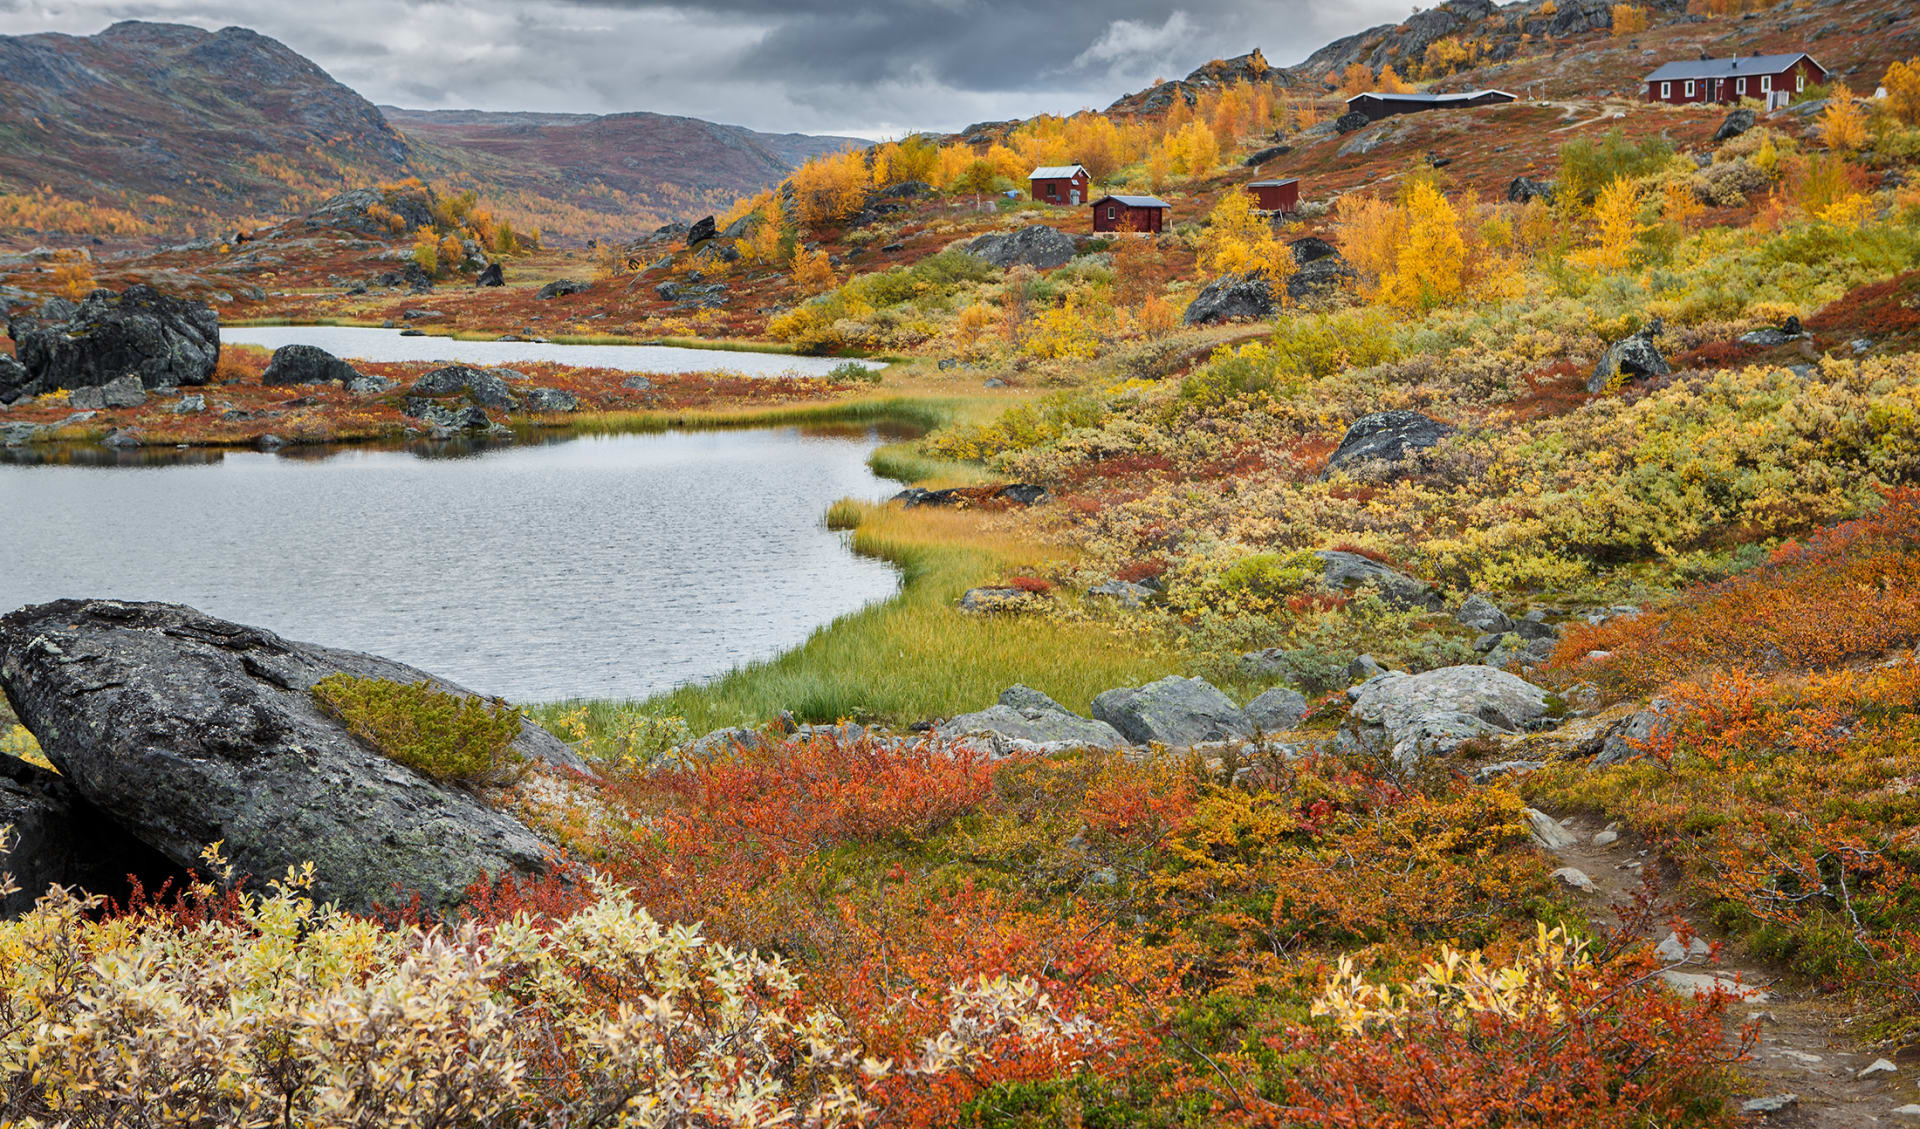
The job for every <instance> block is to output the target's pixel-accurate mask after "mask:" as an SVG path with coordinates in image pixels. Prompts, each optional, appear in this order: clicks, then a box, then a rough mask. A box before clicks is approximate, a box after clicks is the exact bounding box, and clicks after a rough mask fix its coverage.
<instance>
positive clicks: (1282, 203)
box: [1247, 178, 1300, 212]
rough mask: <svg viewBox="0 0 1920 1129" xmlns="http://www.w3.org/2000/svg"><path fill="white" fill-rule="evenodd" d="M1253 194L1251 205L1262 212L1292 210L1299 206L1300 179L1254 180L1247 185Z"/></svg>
mask: <svg viewBox="0 0 1920 1129" xmlns="http://www.w3.org/2000/svg"><path fill="white" fill-rule="evenodd" d="M1247 191H1248V192H1250V193H1252V194H1253V206H1254V207H1255V208H1258V209H1259V210H1260V211H1263V212H1293V211H1298V210H1299V208H1300V181H1299V180H1298V179H1296V178H1289V179H1287V180H1256V181H1253V182H1252V183H1250V184H1248V185H1247Z"/></svg>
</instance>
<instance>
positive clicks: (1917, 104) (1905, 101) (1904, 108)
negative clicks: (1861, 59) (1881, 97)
mask: <svg viewBox="0 0 1920 1129" xmlns="http://www.w3.org/2000/svg"><path fill="white" fill-rule="evenodd" d="M1880 85H1882V86H1884V87H1886V88H1887V112H1888V113H1890V114H1892V115H1893V116H1894V117H1895V118H1897V119H1898V120H1900V121H1902V122H1905V123H1906V124H1908V125H1920V56H1915V57H1914V58H1911V59H1908V60H1907V61H1906V62H1904V63H1895V64H1893V65H1892V66H1890V67H1888V68H1887V74H1886V77H1884V78H1882V79H1881V80H1880Z"/></svg>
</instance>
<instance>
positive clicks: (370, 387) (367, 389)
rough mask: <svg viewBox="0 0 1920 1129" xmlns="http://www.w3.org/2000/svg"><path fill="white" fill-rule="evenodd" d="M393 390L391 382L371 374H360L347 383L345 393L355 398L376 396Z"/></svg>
mask: <svg viewBox="0 0 1920 1129" xmlns="http://www.w3.org/2000/svg"><path fill="white" fill-rule="evenodd" d="M392 388H393V381H391V380H388V379H387V378H386V377H384V376H378V375H375V374H373V373H361V374H360V375H358V376H356V377H354V378H353V379H352V380H349V381H347V391H349V392H351V393H353V394H354V395H356V396H377V395H379V394H380V393H382V392H386V391H389V390H391V389H392Z"/></svg>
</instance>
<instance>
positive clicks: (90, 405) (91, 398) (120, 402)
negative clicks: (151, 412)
mask: <svg viewBox="0 0 1920 1129" xmlns="http://www.w3.org/2000/svg"><path fill="white" fill-rule="evenodd" d="M146 402H147V390H146V388H145V386H143V385H142V384H141V383H140V378H139V377H137V376H135V375H133V374H132V373H128V374H127V375H125V376H123V377H120V378H118V379H116V380H110V381H108V382H107V383H105V384H102V385H99V386H97V387H93V388H76V389H74V390H73V391H72V392H69V393H68V394H67V403H68V404H69V405H71V406H72V407H74V408H75V409H77V410H79V411H88V412H97V411H103V410H105V409H107V408H137V407H139V406H140V405H142V404H144V403H146Z"/></svg>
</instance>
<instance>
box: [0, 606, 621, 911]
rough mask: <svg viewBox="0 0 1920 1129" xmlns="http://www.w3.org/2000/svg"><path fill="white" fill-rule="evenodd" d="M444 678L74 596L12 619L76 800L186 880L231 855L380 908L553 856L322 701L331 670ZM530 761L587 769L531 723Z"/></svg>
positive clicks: (14, 695)
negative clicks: (213, 858) (316, 692)
mask: <svg viewBox="0 0 1920 1129" xmlns="http://www.w3.org/2000/svg"><path fill="white" fill-rule="evenodd" d="M335 673H345V674H349V675H354V676H358V677H366V678H384V679H390V680H393V681H399V682H409V683H412V682H421V681H433V682H434V683H435V684H436V685H437V686H438V687H439V688H441V689H443V690H445V691H447V692H450V693H458V694H466V693H468V691H465V690H463V689H462V688H460V687H458V686H455V685H452V684H450V683H446V682H444V681H440V680H437V679H433V678H432V676H430V675H428V674H427V673H425V672H424V671H420V670H417V669H415V668H413V667H410V666H406V665H404V664H402V663H397V662H393V661H391V660H388V659H383V658H378V657H376V656H373V655H366V654H359V653H356V652H352V651H342V650H334V649H332V648H327V647H320V646H315V645H313V644H309V643H296V642H292V641H289V640H286V639H282V638H281V637H279V636H278V635H275V634H273V633H272V632H269V631H264V630H261V629H259V628H253V627H245V626H242V625H240V624H237V623H230V622H227V621H225V620H221V619H216V618H214V617H213V616H209V615H203V614H202V613H200V612H197V611H194V610H193V609H192V608H187V607H181V606H178V605H171V604H151V603H121V602H117V601H111V600H61V601H57V602H55V603H51V604H43V605H39V606H36V607H28V608H23V609H21V610H19V611H16V612H13V613H11V614H10V615H7V616H5V617H0V688H3V689H4V690H5V692H6V694H7V696H8V697H9V698H10V699H11V700H12V702H13V705H14V708H15V710H16V711H17V712H18V713H19V715H20V720H21V721H22V723H24V724H25V725H26V727H27V728H28V729H29V730H31V731H32V732H33V734H34V736H35V737H36V738H38V740H39V742H40V746H41V748H42V749H43V750H44V751H45V753H46V755H47V758H48V759H49V760H51V761H52V762H53V763H54V765H55V766H57V767H58V768H59V769H60V773H61V777H62V779H63V780H64V781H66V783H67V784H68V785H69V786H70V787H71V788H72V789H73V791H74V792H75V793H76V794H77V795H79V796H80V797H81V798H83V799H84V800H85V801H87V803H89V804H91V805H92V806H93V807H94V808H96V809H97V810H98V811H99V812H101V813H102V814H103V815H104V816H105V817H106V818H107V819H109V820H111V821H112V822H113V823H114V824H115V825H117V826H118V827H120V828H122V829H124V830H125V831H126V832H128V833H130V834H131V835H133V836H134V837H135V838H138V839H139V840H141V841H142V842H144V843H146V844H147V845H148V846H150V847H152V848H153V849H154V850H156V851H158V852H159V853H160V854H161V855H162V856H164V857H165V858H166V859H168V860H170V861H171V862H173V863H174V864H176V865H178V866H182V867H188V866H196V865H198V864H199V858H200V854H201V851H202V850H203V849H204V848H205V847H206V846H207V844H209V843H212V842H214V841H216V840H218V841H222V842H224V844H225V852H226V855H227V857H228V858H229V859H230V860H231V861H232V863H233V864H234V866H235V868H236V870H237V871H238V872H239V873H242V874H251V875H254V876H255V877H256V878H258V879H262V880H264V879H266V878H270V877H277V876H278V875H280V874H281V873H283V872H284V871H285V870H286V868H287V867H289V866H297V865H300V864H303V863H307V862H312V863H313V864H314V866H315V869H316V873H317V885H316V887H315V894H316V896H318V897H321V898H325V899H331V900H338V901H339V902H340V903H341V904H342V905H345V906H348V907H350V908H355V909H366V908H368V907H371V906H372V905H374V904H375V903H377V902H384V903H388V904H397V903H398V902H401V901H404V900H405V898H406V897H407V896H408V894H409V893H411V892H418V893H419V894H420V895H421V897H422V899H423V900H424V902H425V904H426V905H428V906H429V907H435V908H438V907H444V906H447V905H449V904H451V903H453V902H454V901H455V900H457V899H458V898H459V896H460V894H461V891H462V890H464V889H465V888H466V887H467V886H468V885H470V884H471V883H473V882H474V881H476V880H478V879H479V878H481V877H482V876H483V875H494V876H502V875H527V874H533V873H537V872H539V871H541V870H543V869H544V868H545V866H546V848H545V846H544V845H543V844H542V842H541V841H540V840H539V839H538V838H537V837H536V836H535V835H534V834H533V833H532V832H531V831H529V830H528V829H527V828H526V827H525V826H523V825H522V824H520V823H519V822H518V821H516V820H515V819H513V818H512V817H510V816H508V815H506V814H505V813H503V812H501V811H499V810H497V809H495V808H493V807H490V806H488V805H487V804H486V803H484V802H483V801H481V800H480V799H478V798H476V797H475V796H474V795H472V794H470V793H468V792H466V791H464V790H462V789H460V788H456V787H453V786H450V785H446V784H441V783H437V782H435V781H433V780H431V779H429V778H427V777H425V776H423V775H421V774H419V773H417V772H415V771H413V770H412V769H409V768H407V767H405V766H403V765H401V764H399V763H398V762H396V761H393V760H390V759H389V758H387V757H386V756H384V755H383V754H381V753H379V752H377V751H375V750H374V749H372V748H370V747H368V746H367V745H365V744H363V743H362V742H360V741H359V740H357V739H355V738H354V737H353V736H351V735H350V734H349V733H348V732H347V730H346V728H345V727H344V726H343V725H342V723H341V722H339V721H338V720H337V719H335V718H334V717H332V716H331V715H329V714H328V713H326V712H325V711H324V710H322V709H321V708H320V706H319V705H318V704H317V703H316V702H315V701H314V699H313V696H312V694H311V690H312V687H313V685H314V683H316V682H318V681H319V680H320V679H322V678H324V677H326V676H327V675H330V674H335ZM514 746H515V748H516V749H517V750H518V751H519V752H520V753H521V754H523V755H524V756H526V757H528V758H530V759H532V760H538V761H544V762H547V763H549V764H556V765H565V766H569V767H583V766H581V765H580V762H579V760H578V758H577V757H575V756H574V754H573V753H572V751H571V750H569V749H568V748H567V747H566V746H565V745H564V744H562V743H561V742H560V741H559V740H558V739H556V738H554V737H553V736H552V735H551V734H549V733H547V732H546V731H545V730H542V729H540V728H539V727H538V726H535V725H533V724H531V723H527V724H526V725H525V727H524V728H523V730H522V732H521V734H520V736H519V737H518V738H517V739H516V740H515V742H514Z"/></svg>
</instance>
